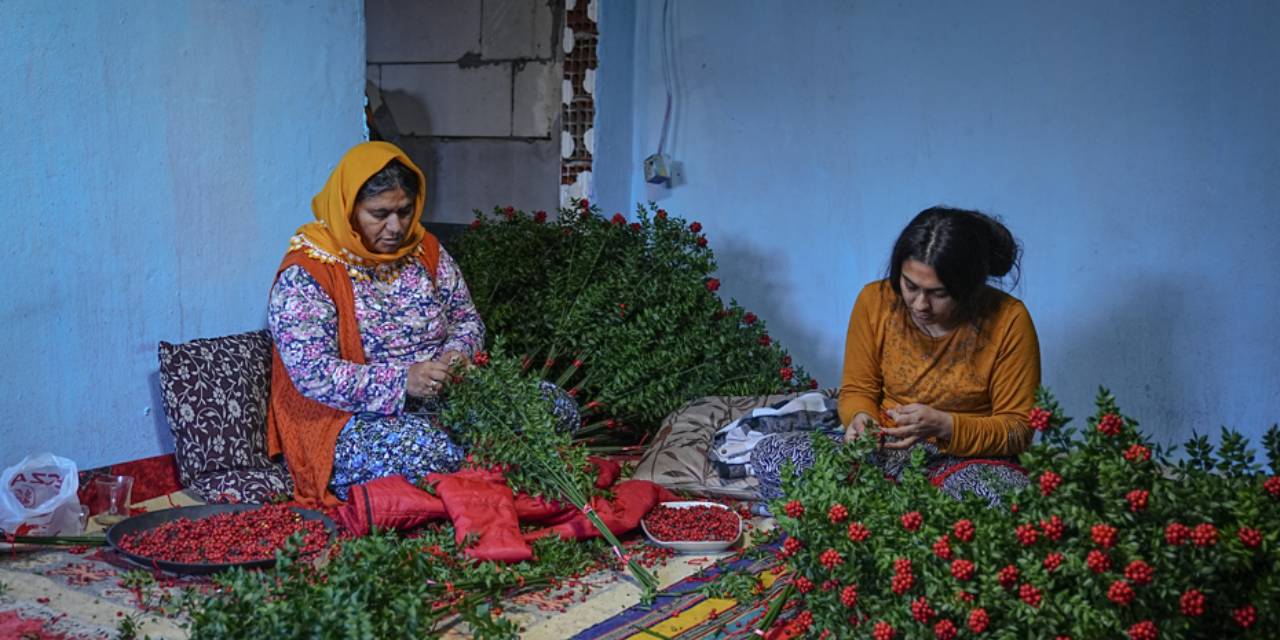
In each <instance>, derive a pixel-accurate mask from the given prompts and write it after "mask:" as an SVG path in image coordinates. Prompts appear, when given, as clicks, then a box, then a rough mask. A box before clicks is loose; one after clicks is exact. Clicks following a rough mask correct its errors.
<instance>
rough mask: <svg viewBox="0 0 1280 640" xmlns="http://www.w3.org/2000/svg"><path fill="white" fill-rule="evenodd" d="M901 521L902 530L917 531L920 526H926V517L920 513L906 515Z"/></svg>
mask: <svg viewBox="0 0 1280 640" xmlns="http://www.w3.org/2000/svg"><path fill="white" fill-rule="evenodd" d="M900 519H901V520H902V528H904V529H906V530H907V531H917V530H919V529H920V525H922V524H924V516H922V515H920V512H919V511H912V512H910V513H904V514H902V518H900Z"/></svg>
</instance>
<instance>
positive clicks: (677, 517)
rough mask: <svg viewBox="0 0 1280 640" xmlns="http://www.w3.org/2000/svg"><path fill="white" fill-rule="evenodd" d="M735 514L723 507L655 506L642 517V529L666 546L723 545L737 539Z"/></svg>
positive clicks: (738, 525)
mask: <svg viewBox="0 0 1280 640" xmlns="http://www.w3.org/2000/svg"><path fill="white" fill-rule="evenodd" d="M740 525H741V520H739V519H738V514H736V513H734V512H733V511H730V510H729V509H725V508H722V507H712V506H708V505H693V506H688V507H668V506H666V505H662V504H660V505H658V506H656V507H654V508H653V510H652V511H650V512H649V514H648V515H646V516H645V517H644V526H645V528H646V529H648V531H649V533H650V534H651V535H652V536H653V537H654V538H655V539H658V540H663V541H666V542H673V541H680V542H726V541H733V540H737V539H738V532H739V528H740Z"/></svg>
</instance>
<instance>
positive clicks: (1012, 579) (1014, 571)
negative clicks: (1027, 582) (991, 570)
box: [996, 565, 1018, 589]
mask: <svg viewBox="0 0 1280 640" xmlns="http://www.w3.org/2000/svg"><path fill="white" fill-rule="evenodd" d="M996 581H997V582H999V583H1000V586H1002V587H1004V588H1006V589H1012V588H1013V587H1014V585H1016V584H1018V568H1017V567H1015V566H1013V565H1008V566H1006V567H1005V568H1003V569H1001V570H1000V571H999V572H997V573H996Z"/></svg>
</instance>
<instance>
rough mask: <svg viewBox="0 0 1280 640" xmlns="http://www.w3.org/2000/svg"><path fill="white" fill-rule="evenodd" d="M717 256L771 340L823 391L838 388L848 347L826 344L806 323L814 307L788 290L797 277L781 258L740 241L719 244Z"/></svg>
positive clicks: (730, 286) (734, 291) (731, 287)
mask: <svg viewBox="0 0 1280 640" xmlns="http://www.w3.org/2000/svg"><path fill="white" fill-rule="evenodd" d="M715 255H716V263H717V265H718V267H719V269H718V271H719V273H721V274H732V278H733V279H732V281H729V280H726V281H725V283H724V286H725V289H726V290H727V292H728V293H729V294H730V295H731V297H733V298H734V299H736V300H737V301H738V303H739V304H741V305H742V306H743V307H744V308H745V309H746V310H747V311H751V312H753V313H755V314H756V315H758V316H760V317H761V318H762V319H763V320H764V321H765V322H766V323H767V324H768V327H769V335H771V336H772V337H773V338H775V339H776V340H778V341H779V342H780V343H781V344H782V346H783V348H785V349H786V350H787V351H788V352H790V353H791V356H792V358H793V360H794V362H795V363H796V364H798V365H800V366H802V367H804V368H805V370H806V371H808V372H809V374H810V375H812V376H814V377H815V378H817V379H818V382H819V384H821V385H822V386H823V387H824V388H826V387H836V386H839V382H840V380H839V373H840V369H841V367H842V366H843V362H842V360H843V357H844V356H843V354H844V345H843V344H823V343H822V342H821V340H820V338H819V337H818V334H817V333H815V332H814V331H813V330H811V329H810V328H809V326H808V325H807V324H806V323H805V322H804V319H805V318H807V317H810V316H811V315H812V314H811V313H810V306H809V305H806V303H805V301H803V300H797V299H796V297H795V295H794V294H793V291H792V289H791V288H790V287H789V286H788V285H787V283H788V282H790V281H793V280H795V278H794V277H792V274H789V273H786V272H785V271H784V270H783V269H782V268H781V260H780V259H779V257H778V256H777V255H776V254H771V253H769V252H767V251H766V250H764V249H763V248H762V247H757V246H753V245H750V244H747V243H744V242H742V241H741V240H740V239H737V238H726V239H725V240H724V241H722V242H721V243H718V246H716V247H715ZM768 310H775V311H772V312H771V311H768ZM833 372H834V373H833Z"/></svg>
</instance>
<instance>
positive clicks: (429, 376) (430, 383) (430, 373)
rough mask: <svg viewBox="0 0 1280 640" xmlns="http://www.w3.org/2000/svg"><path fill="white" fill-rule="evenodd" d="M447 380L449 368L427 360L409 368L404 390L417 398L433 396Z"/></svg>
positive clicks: (438, 362)
mask: <svg viewBox="0 0 1280 640" xmlns="http://www.w3.org/2000/svg"><path fill="white" fill-rule="evenodd" d="M448 379H449V366H448V365H447V364H445V363H444V362H441V361H439V360H428V361H426V362H419V363H417V364H413V365H410V366H409V382H408V384H407V385H406V390H407V391H408V393H409V395H411V396H417V397H420V398H421V397H425V396H434V395H436V394H437V393H440V387H442V386H444V382H445V380H448Z"/></svg>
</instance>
